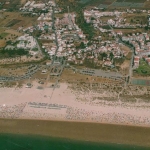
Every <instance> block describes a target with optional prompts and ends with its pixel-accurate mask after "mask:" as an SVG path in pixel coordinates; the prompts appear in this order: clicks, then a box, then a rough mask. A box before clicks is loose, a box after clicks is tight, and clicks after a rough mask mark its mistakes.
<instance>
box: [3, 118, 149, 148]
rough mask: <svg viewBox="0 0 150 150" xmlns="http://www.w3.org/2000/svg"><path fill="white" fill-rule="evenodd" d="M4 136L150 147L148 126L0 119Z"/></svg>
mask: <svg viewBox="0 0 150 150" xmlns="http://www.w3.org/2000/svg"><path fill="white" fill-rule="evenodd" d="M0 133H1V134H16V135H18V134H20V135H36V136H38V135H39V136H46V137H54V138H65V139H72V140H78V141H89V142H96V143H99V142H100V143H114V144H117V143H119V144H125V145H136V146H144V147H150V142H149V141H150V128H148V127H135V126H126V125H114V124H103V123H92V122H72V121H71V122H69V121H52V120H28V119H0Z"/></svg>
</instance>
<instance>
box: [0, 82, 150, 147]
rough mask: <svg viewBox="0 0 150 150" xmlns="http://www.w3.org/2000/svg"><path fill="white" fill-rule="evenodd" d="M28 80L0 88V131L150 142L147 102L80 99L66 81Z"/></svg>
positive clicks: (134, 142)
mask: <svg viewBox="0 0 150 150" xmlns="http://www.w3.org/2000/svg"><path fill="white" fill-rule="evenodd" d="M32 84H33V87H32V88H26V87H25V86H26V85H24V86H23V87H22V88H16V87H13V88H6V87H5V88H0V118H2V119H0V132H4V133H21V134H40V135H49V136H56V137H57V136H58V137H66V138H72V139H79V140H90V141H104V142H106V141H107V142H112V143H113V142H114V143H124V144H137V145H143V146H150V128H149V127H150V109H149V105H148V104H147V103H141V104H134V105H133V104H130V103H118V102H114V103H112V102H105V101H103V100H101V103H97V100H96V101H93V102H89V101H86V102H84V101H79V98H80V97H82V96H83V95H78V97H77V96H76V95H75V94H74V93H73V91H72V90H71V89H70V88H69V84H67V83H60V87H58V88H55V89H53V88H51V87H50V85H51V84H49V85H46V86H43V87H39V84H38V83H37V82H34V83H32ZM84 96H86V97H88V95H84ZM89 98H90V97H89ZM41 120H42V121H41ZM60 121H61V122H60ZM53 125H54V126H53ZM34 127H35V128H34ZM18 129H19V130H18Z"/></svg>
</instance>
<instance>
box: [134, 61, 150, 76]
mask: <svg viewBox="0 0 150 150" xmlns="http://www.w3.org/2000/svg"><path fill="white" fill-rule="evenodd" d="M134 73H138V74H139V75H142V76H149V75H150V67H149V65H148V64H147V63H146V62H145V61H144V60H140V65H139V67H138V68H137V69H136V70H135V71H134Z"/></svg>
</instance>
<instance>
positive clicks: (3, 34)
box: [0, 32, 9, 39]
mask: <svg viewBox="0 0 150 150" xmlns="http://www.w3.org/2000/svg"><path fill="white" fill-rule="evenodd" d="M8 34H9V33H6V32H3V33H1V34H0V39H3V38H5V37H6V36H7V35H8Z"/></svg>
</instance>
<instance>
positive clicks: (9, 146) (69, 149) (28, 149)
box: [0, 134, 150, 150]
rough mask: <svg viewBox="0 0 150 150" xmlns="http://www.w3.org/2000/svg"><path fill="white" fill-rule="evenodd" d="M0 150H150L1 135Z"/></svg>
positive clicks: (86, 142)
mask: <svg viewBox="0 0 150 150" xmlns="http://www.w3.org/2000/svg"><path fill="white" fill-rule="evenodd" d="M0 150H150V148H144V147H139V146H129V145H121V144H109V143H107V144H106V143H105V144H104V143H92V142H89V141H85V142H81V141H75V140H68V139H61V138H52V137H44V136H33V135H13V134H0Z"/></svg>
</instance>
